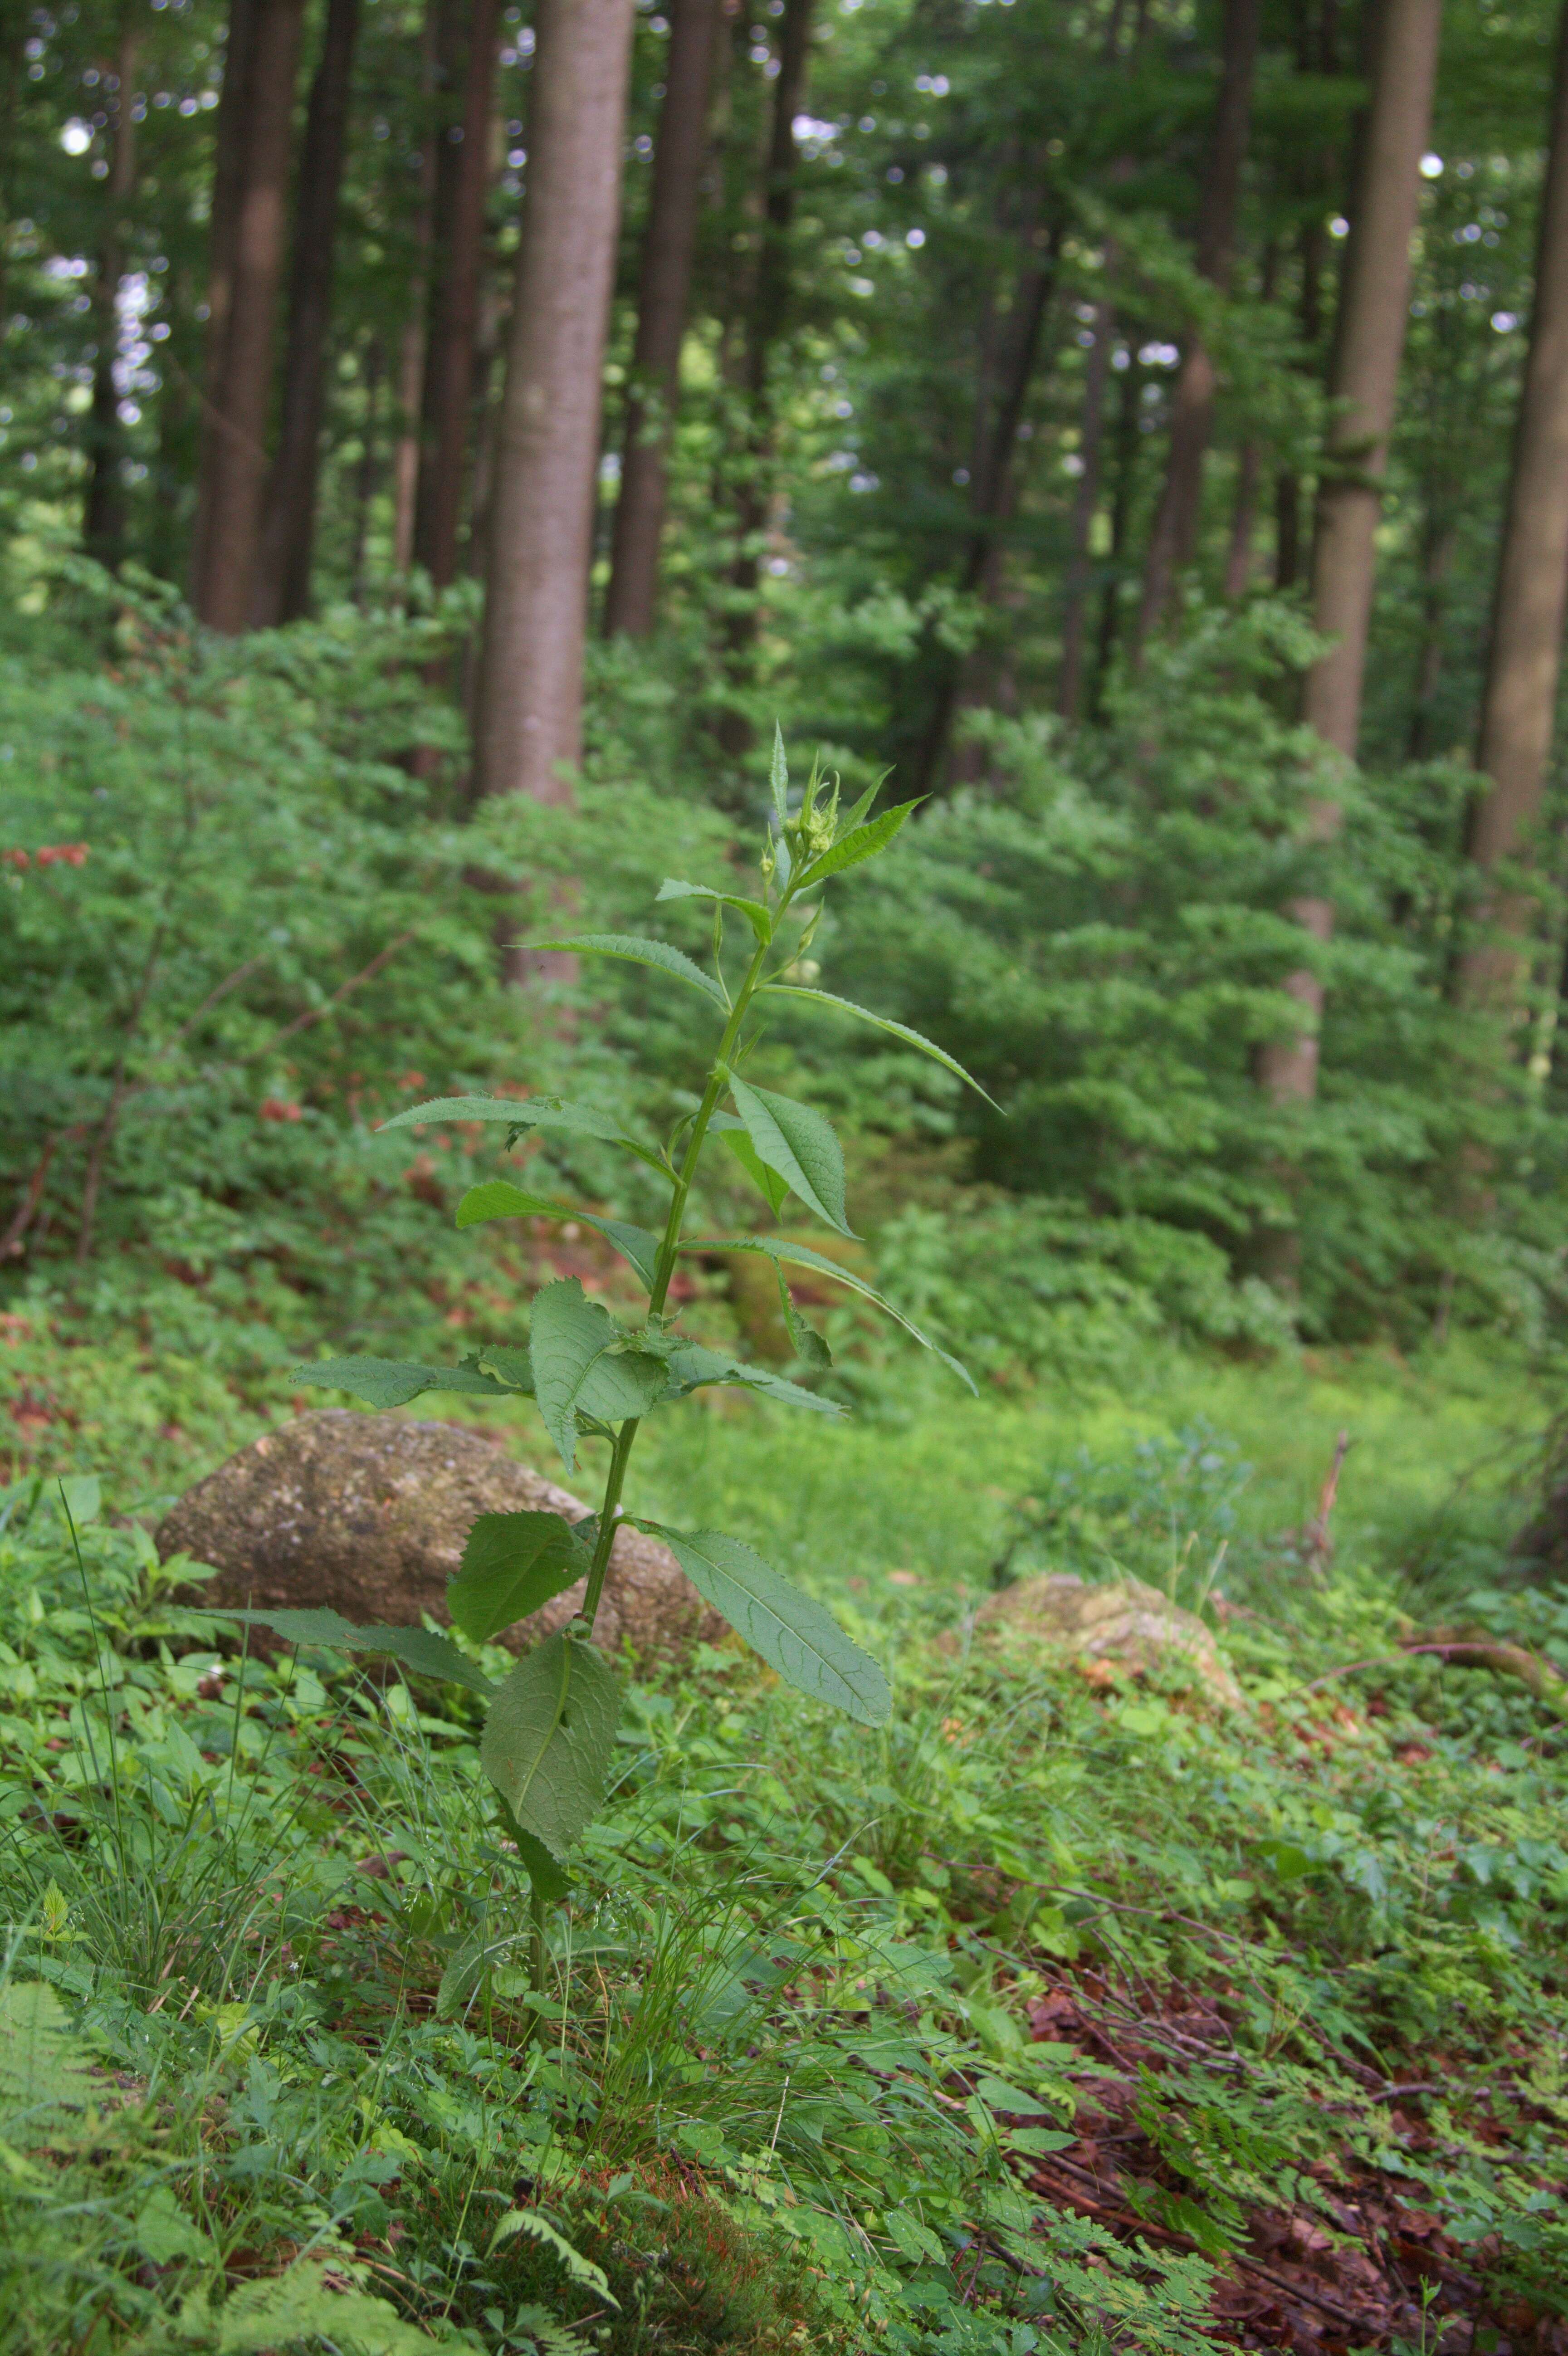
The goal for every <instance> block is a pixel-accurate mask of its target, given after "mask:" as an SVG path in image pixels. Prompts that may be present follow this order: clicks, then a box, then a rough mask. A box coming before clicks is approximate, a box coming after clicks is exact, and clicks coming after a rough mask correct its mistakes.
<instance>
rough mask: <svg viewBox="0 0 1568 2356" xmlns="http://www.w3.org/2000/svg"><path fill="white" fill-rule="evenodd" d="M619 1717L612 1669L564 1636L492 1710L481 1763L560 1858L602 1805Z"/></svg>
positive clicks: (520, 1673) (539, 1649) (530, 1829)
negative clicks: (605, 1780)
mask: <svg viewBox="0 0 1568 2356" xmlns="http://www.w3.org/2000/svg"><path fill="white" fill-rule="evenodd" d="M620 1714H621V1688H620V1687H619V1685H618V1684H617V1682H616V1679H615V1677H614V1676H613V1673H612V1671H611V1668H610V1665H609V1663H608V1662H607V1661H606V1660H605V1658H604V1656H603V1654H602V1653H600V1652H598V1651H596V1650H595V1648H594V1646H593V1645H592V1644H587V1643H585V1642H584V1641H583V1640H582V1639H581V1637H576V1636H569V1635H568V1634H567V1633H565V1631H564V1630H563V1631H562V1632H561V1633H560V1634H559V1635H555V1636H549V1637H547V1638H546V1639H545V1642H544V1643H543V1644H539V1645H536V1646H535V1648H534V1650H533V1651H532V1652H531V1653H529V1654H528V1656H527V1657H526V1659H524V1660H521V1661H519V1662H518V1664H517V1667H516V1668H515V1669H514V1670H513V1671H512V1673H511V1675H510V1676H509V1677H507V1679H506V1680H505V1681H504V1683H503V1684H502V1685H501V1686H500V1687H499V1688H498V1690H497V1691H496V1697H495V1699H494V1701H493V1702H492V1703H491V1705H490V1715H489V1717H488V1718H487V1719H486V1720H485V1731H484V1734H483V1736H482V1737H481V1739H480V1743H479V1758H480V1762H481V1764H482V1765H483V1767H484V1769H485V1773H486V1775H488V1776H489V1778H490V1781H491V1782H492V1783H494V1784H495V1786H496V1790H497V1791H498V1792H499V1793H500V1794H501V1797H502V1798H503V1799H504V1800H505V1801H506V1803H507V1806H508V1807H509V1808H510V1809H511V1811H512V1814H513V1815H515V1816H516V1818H517V1823H518V1824H519V1825H520V1826H521V1827H522V1829H523V1831H524V1832H526V1833H531V1834H532V1835H533V1837H534V1838H535V1839H536V1840H538V1841H541V1842H542V1843H543V1845H544V1847H546V1848H547V1849H548V1850H549V1853H550V1855H551V1856H552V1857H554V1858H564V1857H565V1855H566V1852H567V1850H568V1849H569V1848H570V1847H571V1844H572V1842H573V1841H574V1840H576V1838H577V1837H578V1836H579V1834H580V1833H581V1831H582V1829H583V1827H584V1826H585V1825H587V1824H588V1823H589V1822H590V1820H591V1818H592V1815H593V1811H594V1809H595V1808H596V1807H597V1806H598V1804H599V1798H600V1794H601V1793H602V1792H603V1787H604V1773H605V1770H606V1768H607V1767H608V1766H609V1763H610V1755H611V1751H612V1750H613V1746H614V1740H615V1722H616V1720H617V1719H618V1718H619V1716H620Z"/></svg>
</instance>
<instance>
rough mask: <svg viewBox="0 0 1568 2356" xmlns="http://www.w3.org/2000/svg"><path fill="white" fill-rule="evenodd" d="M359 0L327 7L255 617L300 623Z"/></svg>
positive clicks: (304, 157) (309, 120)
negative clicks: (338, 201)
mask: <svg viewBox="0 0 1568 2356" xmlns="http://www.w3.org/2000/svg"><path fill="white" fill-rule="evenodd" d="M358 34H359V0H327V9H326V24H325V30H324V32H323V35H322V45H321V62H320V64H319V65H318V66H317V68H316V72H315V81H314V82H313V83H312V85H311V93H310V106H309V109H308V111H307V112H306V114H305V126H304V148H303V150H302V152H301V155H300V170H299V187H298V190H297V192H296V195H295V198H294V227H293V273H292V277H291V282H290V286H289V329H288V343H287V347H286V350H285V356H284V360H283V407H282V415H281V418H280V421H279V427H278V454H277V456H276V457H275V459H274V460H273V462H272V477H271V480H270V481H269V483H268V486H267V514H266V520H265V524H264V526H263V530H262V537H261V577H260V581H259V584H258V595H257V601H256V613H255V618H256V620H257V622H258V623H259V624H261V626H263V627H265V626H267V625H268V624H270V623H273V622H297V621H298V620H299V619H300V618H301V616H303V615H304V614H306V613H308V612H309V610H310V570H311V554H312V549H313V545H314V542H315V497H316V478H317V476H318V474H319V472H320V466H321V427H322V417H323V412H324V410H325V395H326V359H327V333H328V329H329V327H330V326H331V323H332V279H333V266H334V263H335V262H336V251H337V200H338V196H339V192H340V191H341V189H342V186H343V165H344V157H345V155H346V152H347V143H348V96H349V82H350V78H351V75H352V72H353V67H354V45H355V42H356V41H357V38H358Z"/></svg>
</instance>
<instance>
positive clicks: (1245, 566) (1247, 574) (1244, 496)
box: [1225, 435, 1259, 605]
mask: <svg viewBox="0 0 1568 2356" xmlns="http://www.w3.org/2000/svg"><path fill="white" fill-rule="evenodd" d="M1258 471H1259V469H1258V445H1257V444H1256V443H1255V442H1254V441H1253V439H1252V437H1251V436H1250V435H1249V436H1248V438H1247V440H1246V441H1244V442H1243V444H1242V447H1241V452H1240V455H1239V456H1238V457H1237V460H1236V504H1235V506H1234V507H1233V508H1232V510H1231V541H1230V546H1229V547H1228V548H1227V549H1226V551H1225V597H1226V601H1227V603H1229V604H1230V605H1240V604H1241V602H1242V600H1243V597H1244V596H1245V595H1246V594H1247V591H1248V588H1249V587H1250V586H1251V584H1252V578H1253V532H1254V531H1255V530H1257V521H1258Z"/></svg>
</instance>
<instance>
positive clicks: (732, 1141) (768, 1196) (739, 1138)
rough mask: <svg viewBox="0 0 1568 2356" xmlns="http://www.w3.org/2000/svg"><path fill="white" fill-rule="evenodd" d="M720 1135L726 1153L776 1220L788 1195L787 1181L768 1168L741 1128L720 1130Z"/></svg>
mask: <svg viewBox="0 0 1568 2356" xmlns="http://www.w3.org/2000/svg"><path fill="white" fill-rule="evenodd" d="M720 1137H721V1138H722V1140H723V1142H724V1146H725V1150H726V1151H728V1152H730V1153H732V1154H733V1155H734V1157H735V1159H736V1161H737V1162H739V1163H740V1165H741V1169H742V1170H743V1171H744V1172H745V1173H746V1175H747V1177H748V1178H749V1179H750V1180H751V1182H752V1185H753V1186H755V1187H756V1189H757V1190H758V1192H759V1194H762V1195H763V1199H764V1200H765V1202H766V1204H767V1206H768V1208H769V1210H770V1211H771V1212H772V1213H773V1216H774V1218H775V1219H776V1218H777V1217H778V1215H779V1213H780V1211H781V1210H782V1209H783V1208H784V1197H785V1196H786V1195H787V1194H788V1193H789V1182H788V1180H787V1179H784V1178H781V1177H780V1176H779V1174H778V1172H777V1171H776V1170H770V1169H769V1168H768V1166H767V1164H766V1163H765V1162H763V1159H762V1157H761V1155H760V1154H759V1153H758V1151H757V1149H756V1147H755V1146H754V1145H753V1144H752V1141H751V1139H750V1138H749V1137H748V1136H747V1134H746V1131H745V1129H744V1127H743V1126H739V1125H738V1126H737V1127H736V1128H734V1129H726V1130H720Z"/></svg>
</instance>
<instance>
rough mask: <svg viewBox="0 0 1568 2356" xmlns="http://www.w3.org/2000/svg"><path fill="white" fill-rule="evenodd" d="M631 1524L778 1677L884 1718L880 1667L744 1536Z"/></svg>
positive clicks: (857, 1715) (868, 1719)
mask: <svg viewBox="0 0 1568 2356" xmlns="http://www.w3.org/2000/svg"><path fill="white" fill-rule="evenodd" d="M636 1526H637V1528H638V1529H640V1530H648V1531H651V1532H652V1534H653V1535H654V1536H655V1537H660V1538H662V1539H663V1540H664V1542H665V1544H666V1546H667V1547H668V1548H669V1550H670V1552H671V1554H673V1555H674V1557H675V1558H676V1560H677V1562H678V1563H679V1565H680V1567H681V1569H682V1570H684V1571H685V1573H686V1575H687V1577H688V1579H689V1580H690V1581H691V1583H692V1585H693V1587H695V1588H696V1590H697V1591H698V1593H699V1595H700V1596H702V1597H703V1598H704V1600H705V1601H708V1602H709V1603H711V1604H712V1606H713V1608H714V1610H715V1611H716V1612H722V1613H723V1614H724V1617H725V1619H726V1620H728V1622H730V1625H731V1628H733V1629H734V1630H735V1632H736V1633H737V1634H738V1635H741V1636H743V1637H744V1638H745V1640H746V1642H747V1644H750V1645H751V1646H752V1650H753V1652H757V1653H760V1654H761V1655H762V1656H763V1660H764V1661H766V1662H767V1664H768V1665H769V1667H770V1668H774V1669H776V1670H777V1671H778V1673H779V1675H780V1676H781V1677H786V1678H787V1679H788V1681H789V1683H790V1684H791V1685H792V1686H796V1687H799V1689H800V1691H801V1692H802V1693H805V1694H809V1695H810V1696H811V1697H812V1698H813V1700H815V1701H826V1702H831V1703H832V1705H833V1707H834V1708H836V1709H841V1710H844V1711H846V1712H847V1713H848V1716H849V1717H850V1718H853V1719H858V1720H859V1723H860V1724H861V1725H862V1726H880V1725H882V1724H883V1723H884V1722H885V1721H886V1719H887V1717H888V1713H889V1711H890V1710H891V1708H892V1696H891V1693H890V1691H889V1689H888V1681H887V1678H886V1677H885V1676H883V1675H882V1671H881V1668H880V1664H879V1663H877V1662H876V1661H874V1660H873V1659H872V1658H871V1656H870V1655H869V1653H863V1652H862V1651H861V1649H860V1647H859V1644H856V1643H855V1642H854V1641H853V1639H852V1638H851V1637H848V1636H847V1635H846V1634H845V1633H844V1631H843V1629H842V1628H840V1626H839V1625H838V1622H837V1620H835V1619H834V1617H833V1614H832V1613H831V1612H827V1611H825V1610H824V1608H823V1606H822V1605H821V1604H820V1603H818V1602H817V1601H816V1599H815V1597H813V1596H810V1595H807V1594H805V1593H804V1592H803V1590H801V1589H800V1588H798V1587H796V1586H795V1584H794V1582H793V1581H792V1580H787V1579H785V1578H784V1575H783V1573H782V1572H780V1571H776V1570H774V1569H773V1567H772V1565H771V1564H769V1563H765V1562H764V1561H763V1558H762V1556H761V1555H760V1554H758V1553H756V1552H755V1551H754V1549H753V1548H752V1547H749V1546H747V1545H746V1544H745V1543H744V1542H743V1540H741V1539H740V1538H731V1537H725V1536H724V1534H723V1532H722V1531H721V1530H670V1529H666V1528H664V1527H663V1526H661V1525H660V1524H658V1523H655V1522H638V1523H637V1525H636Z"/></svg>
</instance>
